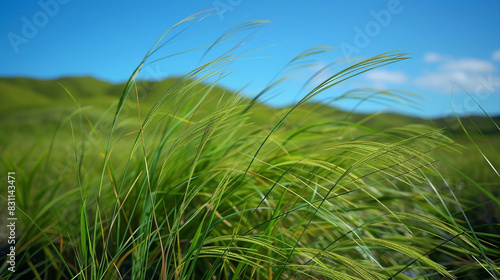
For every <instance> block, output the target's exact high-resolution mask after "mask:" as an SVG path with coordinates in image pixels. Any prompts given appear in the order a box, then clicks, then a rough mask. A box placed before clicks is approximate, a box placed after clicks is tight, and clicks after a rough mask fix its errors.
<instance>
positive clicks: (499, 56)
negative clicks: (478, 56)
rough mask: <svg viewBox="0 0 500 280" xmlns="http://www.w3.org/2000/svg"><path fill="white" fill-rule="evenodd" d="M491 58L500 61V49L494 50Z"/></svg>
mask: <svg viewBox="0 0 500 280" xmlns="http://www.w3.org/2000/svg"><path fill="white" fill-rule="evenodd" d="M491 58H492V59H493V60H494V61H500V50H496V51H494V52H493V55H491Z"/></svg>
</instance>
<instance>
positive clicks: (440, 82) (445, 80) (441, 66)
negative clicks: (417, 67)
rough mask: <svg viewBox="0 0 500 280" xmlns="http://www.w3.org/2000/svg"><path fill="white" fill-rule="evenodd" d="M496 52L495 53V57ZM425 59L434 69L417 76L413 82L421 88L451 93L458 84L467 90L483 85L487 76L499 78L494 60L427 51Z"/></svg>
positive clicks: (494, 78)
mask: <svg viewBox="0 0 500 280" xmlns="http://www.w3.org/2000/svg"><path fill="white" fill-rule="evenodd" d="M495 55H496V52H495V53H494V54H493V58H495ZM499 55H500V54H499ZM424 61H425V62H426V63H428V64H429V67H430V68H431V69H432V70H430V71H429V72H427V73H425V74H423V75H422V76H420V77H417V78H415V79H414V80H413V83H414V84H415V85H417V86H419V87H420V88H423V89H429V90H432V91H434V92H439V93H450V92H451V90H452V88H453V87H455V88H456V86H459V87H462V88H463V89H464V90H466V91H470V92H472V91H474V90H476V89H478V88H479V87H482V84H483V83H484V80H485V79H487V78H490V79H493V80H497V79H498V78H499V77H498V75H497V68H496V67H495V64H494V63H493V62H492V61H489V60H482V59H475V58H460V59H457V58H453V57H451V56H447V55H442V54H437V53H427V54H425V55H424Z"/></svg>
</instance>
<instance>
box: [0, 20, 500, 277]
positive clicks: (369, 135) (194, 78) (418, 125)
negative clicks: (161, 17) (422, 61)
mask: <svg viewBox="0 0 500 280" xmlns="http://www.w3.org/2000/svg"><path fill="white" fill-rule="evenodd" d="M199 16H201V15H199ZM197 19H198V16H196V15H195V16H193V17H189V18H187V19H186V20H184V21H182V22H180V23H179V24H178V25H176V26H174V27H173V28H172V29H171V30H168V31H167V32H166V33H165V34H164V36H162V38H160V40H159V41H158V42H156V44H155V45H154V46H153V47H152V48H151V50H150V51H149V52H148V53H147V54H146V56H145V58H144V60H143V61H142V62H141V63H140V65H138V67H137V68H136V69H135V70H133V72H132V75H131V77H130V79H129V80H128V81H127V82H126V83H124V84H119V85H113V84H110V83H107V82H103V81H99V80H96V79H93V78H90V77H79V78H71V77H67V78H61V79H57V80H45V81H43V80H34V79H28V78H0V93H1V98H2V100H3V102H2V103H1V105H0V106H1V107H0V110H1V113H0V118H1V130H2V138H1V142H0V145H1V146H0V147H1V149H2V155H1V158H0V170H1V174H2V176H1V177H2V178H3V179H4V180H3V182H4V183H3V184H4V185H5V186H6V185H7V179H8V178H7V174H8V172H15V185H16V192H15V195H16V208H15V214H16V217H17V221H16V243H15V248H16V257H15V267H16V269H15V272H12V271H10V270H8V268H9V266H10V264H9V263H8V262H7V261H8V256H7V253H9V246H10V245H8V244H7V243H6V242H5V240H7V239H6V238H7V235H8V232H7V230H4V229H5V228H6V226H7V215H8V213H7V211H4V209H7V201H8V199H7V196H8V193H7V192H6V191H2V193H0V201H1V202H0V207H1V209H2V211H0V213H2V214H1V219H0V220H1V222H0V226H1V228H2V230H0V232H1V242H2V243H1V247H2V254H1V256H0V258H2V266H1V267H0V275H1V276H2V279H498V277H500V271H499V266H498V265H499V262H500V249H499V248H498V245H499V244H500V242H498V240H500V227H499V222H500V211H499V206H500V200H499V199H498V197H500V191H499V186H500V183H499V182H500V180H499V175H498V169H497V167H498V166H499V164H500V160H499V159H500V157H499V156H498V149H499V148H500V142H499V140H500V129H499V128H498V125H497V124H498V122H499V120H500V119H499V118H498V117H492V116H489V115H488V114H487V112H485V113H484V115H483V116H475V117H463V118H459V117H455V118H454V117H451V118H446V119H436V120H422V119H416V118H412V117H407V116H400V115H395V114H387V113H374V114H358V113H356V112H344V111H341V110H339V109H335V108H334V107H332V106H329V105H327V104H323V103H318V102H316V101H315V99H314V98H315V97H317V96H320V95H321V94H322V93H323V92H325V91H326V90H329V89H332V88H335V86H336V85H338V84H340V83H343V82H344V81H346V80H349V79H351V78H353V77H356V76H358V75H362V74H363V73H365V72H367V71H370V70H372V69H375V68H379V67H383V66H385V65H388V64H393V63H397V62H399V61H402V60H406V59H409V58H410V57H409V54H408V53H403V52H399V51H390V52H387V53H382V54H380V55H377V56H374V57H371V58H368V59H365V60H359V61H357V62H355V63H353V64H352V65H351V66H349V67H347V68H345V69H343V70H341V71H339V72H338V73H336V74H334V75H332V76H331V77H328V78H327V79H326V80H324V81H321V82H317V84H315V85H314V87H313V88H312V89H311V90H310V91H308V92H306V93H305V94H304V95H303V96H302V98H301V99H300V101H299V102H297V103H296V104H294V105H292V106H289V107H285V108H272V107H269V106H267V105H265V104H264V103H262V102H261V99H262V97H263V96H265V94H266V93H267V92H268V91H269V89H267V88H266V89H265V90H264V91H263V92H261V94H257V95H255V96H253V97H248V96H246V95H244V94H243V93H244V92H243V91H242V92H230V91H228V90H226V89H224V88H223V87H221V86H220V80H221V79H223V78H224V76H225V75H227V74H228V73H226V72H225V70H226V67H227V66H228V65H229V64H231V63H232V62H233V61H234V59H236V57H235V56H233V55H232V53H231V52H232V51H233V49H231V50H230V51H228V52H222V53H221V54H220V55H216V56H215V57H214V58H213V59H212V60H210V61H208V62H204V63H203V64H201V65H200V66H199V67H197V68H195V69H193V70H192V71H191V72H189V73H186V75H184V76H182V77H172V78H169V79H166V80H162V81H154V82H151V81H140V80H137V77H138V75H139V73H140V71H141V70H142V69H143V67H145V66H146V65H149V63H154V62H155V61H156V60H157V59H156V58H155V57H154V56H153V55H154V54H155V53H156V52H158V51H159V50H161V49H162V48H164V47H165V46H168V44H169V43H170V42H171V41H170V39H169V38H171V37H169V36H173V37H174V38H175V37H176V36H177V32H178V29H179V28H180V29H182V26H183V25H185V24H189V23H190V22H192V21H193V20H197ZM259 24H260V22H258V21H253V22H247V23H243V24H241V25H238V26H236V27H234V28H232V29H230V30H229V31H228V32H227V33H224V34H223V35H222V36H221V37H220V38H219V39H217V40H216V41H215V43H214V44H213V45H210V46H207V47H206V49H207V51H210V50H212V49H216V48H217V47H219V46H220V45H221V44H223V43H224V42H226V41H230V40H229V39H230V38H231V37H232V36H236V35H238V36H239V35H241V34H242V33H244V32H246V31H248V30H249V29H251V28H254V26H258V25H259ZM172 34H174V35H172ZM325 51H329V49H327V48H324V47H313V48H311V49H309V50H305V51H304V52H303V53H300V54H298V55H297V56H296V57H295V58H293V59H292V60H291V61H290V62H289V64H287V65H285V66H284V71H285V72H286V71H288V70H295V69H298V68H300V67H305V65H307V63H304V62H305V61H308V60H309V59H312V58H313V57H314V56H315V55H317V54H320V53H322V52H325ZM279 81H280V80H279V79H277V81H276V83H274V82H272V83H270V87H272V86H276V85H277V84H278V82H279ZM19 96H23V98H19ZM413 98H414V96H413V95H412V94H411V93H406V92H401V91H381V90H375V89H360V90H357V91H352V92H349V93H346V94H342V95H339V97H338V99H339V100H341V99H355V100H360V101H363V102H364V101H370V100H373V99H375V100H378V101H383V102H387V103H396V104H397V103H398V102H402V103H405V102H406V101H409V100H412V99H413ZM2 189H3V190H6V188H2ZM4 260H5V261H4Z"/></svg>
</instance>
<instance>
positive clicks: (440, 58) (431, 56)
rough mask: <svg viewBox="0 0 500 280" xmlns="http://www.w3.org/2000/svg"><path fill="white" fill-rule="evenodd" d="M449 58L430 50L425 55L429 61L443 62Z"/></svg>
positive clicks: (426, 60) (425, 58)
mask: <svg viewBox="0 0 500 280" xmlns="http://www.w3.org/2000/svg"><path fill="white" fill-rule="evenodd" d="M448 59H449V58H448V57H446V56H444V55H440V54H438V53H435V52H428V53H426V54H425V55H424V61H425V62H429V63H435V62H441V61H444V60H448Z"/></svg>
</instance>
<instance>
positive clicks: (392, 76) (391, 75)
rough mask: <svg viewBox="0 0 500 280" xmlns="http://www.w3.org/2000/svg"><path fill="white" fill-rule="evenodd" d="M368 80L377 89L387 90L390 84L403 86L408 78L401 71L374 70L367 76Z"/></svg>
mask: <svg viewBox="0 0 500 280" xmlns="http://www.w3.org/2000/svg"><path fill="white" fill-rule="evenodd" d="M366 78H367V79H368V80H369V81H370V82H371V83H372V84H373V86H374V87H376V88H386V87H387V85H388V84H403V83H406V82H407V81H408V77H407V76H406V74H405V73H403V72H401V71H387V70H372V71H370V72H368V73H367V74H366Z"/></svg>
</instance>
